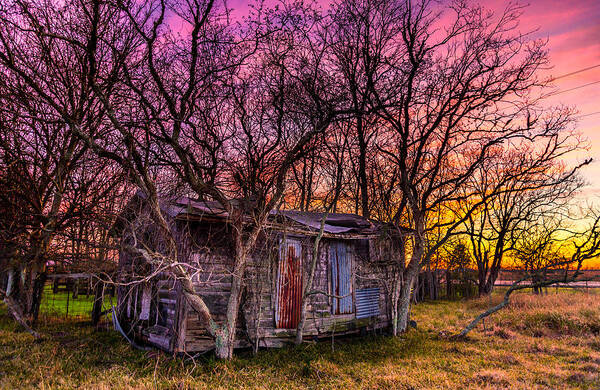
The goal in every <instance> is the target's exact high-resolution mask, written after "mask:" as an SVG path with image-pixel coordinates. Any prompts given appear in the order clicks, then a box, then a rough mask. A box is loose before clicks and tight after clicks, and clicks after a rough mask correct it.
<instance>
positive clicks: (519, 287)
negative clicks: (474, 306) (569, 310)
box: [451, 272, 582, 339]
mask: <svg viewBox="0 0 600 390" xmlns="http://www.w3.org/2000/svg"><path fill="white" fill-rule="evenodd" d="M578 275H579V272H577V273H576V274H575V275H573V276H572V277H571V278H567V277H564V278H560V279H552V280H547V281H540V282H537V283H531V284H521V282H523V281H525V280H526V279H528V278H529V276H528V277H525V278H522V279H520V280H517V281H516V282H514V283H513V284H512V285H511V286H510V287H509V288H508V290H507V291H506V293H504V299H503V300H502V302H500V303H499V304H497V305H496V306H494V307H491V308H489V309H488V310H486V311H484V312H483V313H481V314H480V315H478V316H477V317H475V319H474V320H473V321H471V322H470V323H469V325H467V326H466V327H465V328H464V329H463V330H462V332H460V333H458V334H456V335H454V336H452V337H451V338H452V339H463V338H465V337H466V336H467V334H468V333H469V332H470V331H472V330H473V329H474V328H475V327H476V326H477V324H479V322H480V321H481V320H483V319H484V318H486V317H489V316H491V315H492V314H494V313H496V312H497V311H499V310H501V309H502V308H503V307H505V306H507V305H508V304H509V303H510V295H511V294H512V293H513V292H515V291H518V290H524V289H526V288H535V287H537V288H542V287H549V286H552V285H553V284H558V283H571V282H575V281H577V280H580V281H581V280H582V279H577V276H578Z"/></svg>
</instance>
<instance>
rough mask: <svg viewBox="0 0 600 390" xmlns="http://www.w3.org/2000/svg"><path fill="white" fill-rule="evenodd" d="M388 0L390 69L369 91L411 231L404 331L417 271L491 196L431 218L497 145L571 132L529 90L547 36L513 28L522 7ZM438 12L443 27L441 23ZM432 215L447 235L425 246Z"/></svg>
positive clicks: (386, 57)
mask: <svg viewBox="0 0 600 390" xmlns="http://www.w3.org/2000/svg"><path fill="white" fill-rule="evenodd" d="M390 4H393V6H391V5H390V6H389V7H387V8H386V12H387V13H388V14H390V15H393V17H394V19H393V21H394V23H395V24H396V25H398V26H400V29H399V31H398V33H397V34H396V35H394V36H393V38H392V39H390V40H389V42H388V43H387V47H386V48H385V49H384V50H382V51H381V52H382V56H383V58H382V59H381V60H380V61H381V62H382V63H384V64H386V66H385V67H384V68H383V69H381V70H380V71H379V72H378V73H377V75H378V76H379V77H378V82H377V83H374V84H373V96H374V102H375V107H376V108H378V109H377V111H376V112H377V114H378V115H379V116H380V117H381V118H382V120H384V121H385V123H386V130H387V131H386V133H385V134H383V135H381V136H380V137H378V147H379V150H380V152H381V153H382V154H383V155H385V156H386V158H387V159H388V161H389V164H391V165H393V166H395V167H396V173H397V177H398V184H397V186H398V188H399V189H400V190H401V192H402V196H403V198H404V199H405V202H406V207H407V209H406V210H407V212H408V214H409V216H410V221H411V227H412V228H413V229H414V234H413V235H412V253H411V255H410V261H409V262H408V264H407V267H406V269H405V271H404V275H403V280H404V284H403V287H402V292H401V295H400V308H401V309H400V314H399V316H400V319H399V323H400V325H399V326H400V329H401V330H403V329H406V325H407V321H408V313H409V304H410V295H411V289H412V286H413V283H414V281H415V279H416V276H417V274H418V272H419V270H420V269H421V267H422V266H424V265H426V264H427V263H428V262H429V261H430V259H431V257H432V255H433V254H434V253H435V252H436V251H437V250H438V248H439V247H440V246H441V245H443V244H444V242H445V241H447V240H448V239H449V238H450V237H451V236H452V235H453V234H455V232H456V231H457V229H459V228H460V226H461V225H462V223H463V222H464V221H465V220H467V219H468V218H469V216H470V215H471V214H472V213H473V212H474V211H475V210H476V209H478V208H479V207H480V206H482V205H483V204H484V201H485V199H479V200H477V201H474V202H472V203H471V207H470V208H469V210H468V211H467V212H466V213H463V214H462V215H461V216H459V217H457V218H450V219H448V218H441V219H439V218H436V217H435V216H436V215H440V213H442V215H446V216H447V215H452V214H453V211H452V209H453V207H455V205H456V203H457V202H458V201H459V200H460V199H461V198H462V197H463V196H464V195H461V194H460V193H459V189H460V188H462V187H463V186H464V185H465V184H466V183H467V182H468V181H469V180H470V178H472V177H473V175H474V174H475V172H476V170H477V168H478V167H480V166H481V165H482V164H483V162H485V161H486V160H487V159H489V158H490V154H491V152H492V151H493V150H494V149H495V148H497V147H501V146H503V147H506V148H516V149H517V150H519V148H521V149H520V150H525V149H522V146H520V145H522V144H524V143H529V144H533V143H534V142H535V143H537V145H544V146H541V149H544V147H546V145H547V146H548V147H550V148H551V147H552V144H553V143H554V142H556V141H557V140H561V142H562V140H563V139H565V138H568V137H569V136H570V134H569V133H568V131H567V130H568V129H565V128H564V126H562V123H564V121H562V120H549V121H547V122H546V123H545V125H542V124H541V122H538V119H539V118H540V117H541V111H540V109H539V107H538V106H537V102H538V100H536V98H535V96H534V94H533V92H534V89H535V88H536V87H538V86H540V85H543V82H541V81H540V80H538V78H537V77H536V72H537V70H538V69H540V68H541V67H543V66H545V64H546V63H547V56H546V50H545V47H544V42H540V41H530V40H529V39H528V38H527V35H526V34H522V33H519V32H518V31H517V26H518V19H519V16H520V14H521V7H519V6H515V5H510V6H508V7H507V8H506V9H505V10H504V11H503V12H502V13H501V14H499V15H494V14H493V13H491V12H488V11H486V10H485V9H484V8H482V7H480V6H471V5H466V4H464V3H458V4H454V5H452V6H450V7H444V6H438V5H436V4H434V3H432V2H427V1H423V2H419V3H412V2H391V3H390ZM440 7H441V8H440ZM442 14H443V15H444V16H445V17H444V18H443V20H444V21H445V23H446V22H447V24H444V25H443V26H440V25H439V23H440V20H442V19H441V17H440V16H441V15H442ZM448 21H449V22H448ZM567 115H568V114H567ZM546 124H548V125H546ZM552 124H554V125H552ZM495 190H500V187H497V188H496V189H495ZM488 195H489V194H488ZM467 196H469V197H471V196H474V195H471V194H469V195H467ZM436 221H440V223H441V227H443V228H444V233H443V234H441V235H440V239H439V240H438V242H437V243H434V244H432V245H426V243H427V232H428V231H429V230H430V229H437V228H439V227H440V224H439V223H438V222H436Z"/></svg>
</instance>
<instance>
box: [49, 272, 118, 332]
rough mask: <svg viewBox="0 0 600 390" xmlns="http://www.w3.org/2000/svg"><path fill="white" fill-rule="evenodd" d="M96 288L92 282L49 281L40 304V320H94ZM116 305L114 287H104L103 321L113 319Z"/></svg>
mask: <svg viewBox="0 0 600 390" xmlns="http://www.w3.org/2000/svg"><path fill="white" fill-rule="evenodd" d="M94 299H95V294H94V289H93V288H92V285H91V283H90V284H87V283H81V284H78V283H72V281H67V282H65V283H57V282H56V281H52V280H50V281H48V282H47V283H46V285H45V286H44V292H43V294H42V301H41V304H40V311H39V321H40V322H56V321H65V322H90V323H91V321H92V308H93V306H94ZM111 305H116V295H115V293H114V289H109V288H105V289H104V299H103V302H102V308H101V311H102V312H104V313H105V314H104V315H102V316H101V319H100V321H101V323H105V322H107V321H110V320H111V317H110V316H111V314H110V308H111Z"/></svg>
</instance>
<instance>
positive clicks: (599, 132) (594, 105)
mask: <svg viewBox="0 0 600 390" xmlns="http://www.w3.org/2000/svg"><path fill="white" fill-rule="evenodd" d="M267 2H268V0H267ZM319 2H320V3H321V4H322V6H323V7H324V8H327V7H328V4H329V1H328V0H320V1H319ZM480 4H482V5H484V6H485V7H487V8H489V9H492V10H494V11H498V12H500V11H502V10H503V8H504V7H506V5H507V4H509V3H508V2H507V1H502V0H489V1H481V2H480ZM519 4H522V5H527V6H526V7H525V9H524V13H523V15H522V17H521V26H520V30H521V31H522V32H529V31H534V32H533V34H532V37H534V38H542V39H548V48H549V49H550V61H551V66H552V69H549V70H548V71H546V72H544V73H543V74H542V75H543V76H548V77H558V79H557V80H556V81H555V82H554V83H555V86H556V92H557V93H556V95H554V96H551V97H549V98H548V99H547V103H548V105H568V106H572V107H575V108H576V109H577V110H578V112H579V114H578V115H579V124H578V129H579V130H580V131H581V133H582V134H583V135H584V136H585V137H586V138H587V139H588V140H589V141H590V147H591V150H590V151H589V153H587V155H588V156H590V155H591V157H593V159H594V162H593V163H592V165H590V166H588V167H586V168H585V171H584V174H585V177H586V178H587V180H588V181H589V183H590V186H589V187H588V188H587V189H586V191H585V193H584V197H585V198H589V199H590V200H592V198H595V197H596V196H600V0H532V1H530V2H519ZM227 5H228V7H229V8H231V9H233V18H234V19H236V18H239V17H243V16H245V15H247V14H248V12H249V6H248V2H246V1H242V0H228V1H227ZM586 68H591V69H588V70H585V71H581V70H583V69H586ZM578 71H581V72H579V73H577V74H574V75H569V76H565V77H561V76H564V75H568V74H569V73H572V72H578ZM591 83H595V84H591ZM586 84H590V85H586ZM573 88H575V89H573ZM584 157H585V155H584V154H581V156H578V157H577V160H579V161H580V160H582V159H583V158H584Z"/></svg>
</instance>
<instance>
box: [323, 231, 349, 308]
mask: <svg viewBox="0 0 600 390" xmlns="http://www.w3.org/2000/svg"><path fill="white" fill-rule="evenodd" d="M329 254H330V260H329V263H330V264H331V287H332V295H337V296H343V298H333V314H348V313H352V312H353V311H354V307H353V306H354V305H353V299H352V253H351V251H350V248H348V245H346V244H345V243H343V242H334V243H332V244H331V246H330V247H329Z"/></svg>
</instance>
